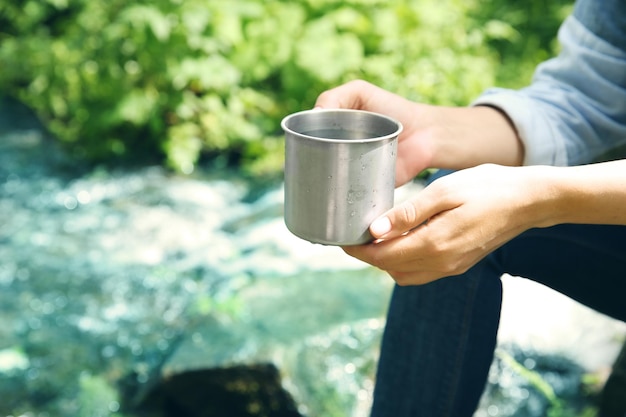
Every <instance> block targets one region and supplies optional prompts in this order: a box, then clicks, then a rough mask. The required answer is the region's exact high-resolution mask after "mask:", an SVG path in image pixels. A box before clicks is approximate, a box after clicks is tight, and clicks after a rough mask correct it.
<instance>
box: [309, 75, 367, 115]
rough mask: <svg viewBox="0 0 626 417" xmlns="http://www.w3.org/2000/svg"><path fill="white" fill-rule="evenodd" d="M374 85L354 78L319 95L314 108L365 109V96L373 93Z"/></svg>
mask: <svg viewBox="0 0 626 417" xmlns="http://www.w3.org/2000/svg"><path fill="white" fill-rule="evenodd" d="M375 89H376V87H375V86H374V85H373V84H370V83H368V82H366V81H361V80H355V81H350V82H348V83H346V84H343V85H340V86H339V87H335V88H333V89H331V90H327V91H325V92H323V93H322V94H320V95H319V97H318V98H317V101H316V102H315V107H316V108H325V109H334V108H340V109H361V110H363V109H366V108H367V105H366V104H365V102H366V101H367V100H368V99H367V97H369V96H371V95H372V94H374V93H373V92H374V90H375Z"/></svg>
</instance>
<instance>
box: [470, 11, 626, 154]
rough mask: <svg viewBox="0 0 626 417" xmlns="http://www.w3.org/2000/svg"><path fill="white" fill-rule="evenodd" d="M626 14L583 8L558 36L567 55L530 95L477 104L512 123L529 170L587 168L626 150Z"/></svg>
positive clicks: (490, 94) (504, 93)
mask: <svg viewBox="0 0 626 417" xmlns="http://www.w3.org/2000/svg"><path fill="white" fill-rule="evenodd" d="M625 8H626V1H624V0H579V1H578V2H577V3H576V5H575V7H574V14H573V15H572V16H570V17H568V18H567V19H566V20H565V22H564V24H563V25H562V27H561V29H560V30H559V41H560V43H561V46H562V50H561V53H560V54H559V55H558V56H557V57H556V58H554V59H551V60H548V61H546V62H544V63H543V64H541V65H539V66H538V67H537V70H536V72H535V74H534V76H533V81H532V84H531V85H530V86H529V87H527V88H524V89H521V90H519V91H513V90H506V89H501V88H494V89H490V90H487V91H486V92H485V93H484V94H483V95H481V96H480V97H479V98H478V99H477V100H476V101H475V102H474V103H473V105H489V106H494V107H497V108H500V109H501V110H502V111H504V112H505V113H506V114H507V115H508V116H509V118H510V119H511V120H512V122H513V124H514V125H515V127H516V129H517V132H518V134H519V136H520V138H521V140H522V141H523V143H524V146H525V160H524V164H525V165H539V164H544V165H561V166H564V165H577V164H584V163H588V162H593V161H597V160H601V159H603V158H604V156H605V155H606V154H607V153H611V151H613V150H615V149H618V148H619V149H623V147H624V146H626V34H625V32H626V24H625V22H624V20H625V19H626V18H625V16H626V11H625V10H624V9H625ZM616 156H618V157H624V156H626V154H623V153H622V154H619V155H612V157H613V158H615V157H616Z"/></svg>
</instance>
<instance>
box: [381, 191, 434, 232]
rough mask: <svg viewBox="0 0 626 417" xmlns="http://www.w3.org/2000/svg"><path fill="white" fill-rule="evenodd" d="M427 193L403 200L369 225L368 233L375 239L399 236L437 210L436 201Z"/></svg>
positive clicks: (424, 220) (421, 222)
mask: <svg viewBox="0 0 626 417" xmlns="http://www.w3.org/2000/svg"><path fill="white" fill-rule="evenodd" d="M426 194H428V193H424V192H422V193H420V194H419V195H418V196H417V197H415V198H413V199H411V200H408V201H405V202H403V203H402V204H400V205H398V206H396V207H394V208H392V209H391V210H389V211H388V212H387V213H385V214H384V215H382V216H381V217H379V218H377V219H376V220H374V221H373V222H372V224H371V225H370V233H371V234H372V236H374V238H376V239H391V238H394V237H398V236H401V235H403V234H405V233H406V232H409V231H410V230H412V229H415V228H416V227H418V226H419V225H421V224H423V223H424V222H426V221H427V220H428V219H429V218H431V217H432V216H434V215H435V214H437V213H438V212H439V211H441V210H438V209H437V207H436V203H435V202H434V201H432V200H429V199H427V198H426V197H427V195H426Z"/></svg>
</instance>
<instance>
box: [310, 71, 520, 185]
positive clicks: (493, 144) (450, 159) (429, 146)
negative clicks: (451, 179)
mask: <svg viewBox="0 0 626 417" xmlns="http://www.w3.org/2000/svg"><path fill="white" fill-rule="evenodd" d="M315 106H316V107H319V108H327V109H330V108H343V109H358V110H367V111H372V112H375V113H381V114H385V115H387V116H390V117H393V118H394V119H396V120H398V121H399V122H400V123H402V125H403V127H404V129H403V131H402V134H401V135H400V137H399V139H398V161H397V165H396V185H397V186H400V185H402V184H404V183H406V182H408V181H410V180H411V179H413V178H414V177H415V176H416V175H417V174H419V173H420V172H421V171H423V170H424V169H426V168H447V169H456V170H458V169H463V168H468V167H472V166H476V165H480V164H484V163H497V164H501V165H521V163H522V160H523V157H524V148H523V146H522V143H521V141H520V140H519V138H518V137H517V132H516V131H515V129H514V127H513V125H512V124H511V122H510V121H509V119H508V118H507V117H506V116H505V115H504V114H503V113H502V112H500V111H499V110H497V109H494V108H491V107H485V106H478V107H442V106H430V105H426V104H421V103H415V102H412V101H409V100H407V99H405V98H403V97H401V96H398V95H396V94H393V93H390V92H388V91H386V90H383V89H382V88H379V87H376V86H374V85H372V84H370V83H367V82H365V81H351V82H349V83H347V84H344V85H341V86H339V87H336V88H333V89H332V90H328V91H326V92H324V93H322V94H321V95H320V96H319V97H318V99H317V102H316V104H315Z"/></svg>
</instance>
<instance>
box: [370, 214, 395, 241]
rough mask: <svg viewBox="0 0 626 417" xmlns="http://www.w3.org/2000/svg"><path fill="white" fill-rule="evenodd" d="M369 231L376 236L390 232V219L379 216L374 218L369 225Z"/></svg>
mask: <svg viewBox="0 0 626 417" xmlns="http://www.w3.org/2000/svg"><path fill="white" fill-rule="evenodd" d="M370 232H371V233H372V235H374V236H377V237H382V236H384V235H386V234H387V233H389V232H391V221H390V220H389V217H379V218H378V219H376V220H374V221H373V222H372V224H371V225H370Z"/></svg>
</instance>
